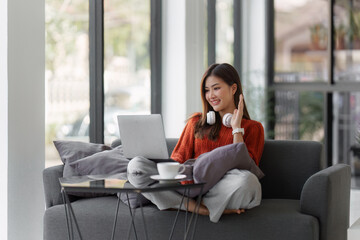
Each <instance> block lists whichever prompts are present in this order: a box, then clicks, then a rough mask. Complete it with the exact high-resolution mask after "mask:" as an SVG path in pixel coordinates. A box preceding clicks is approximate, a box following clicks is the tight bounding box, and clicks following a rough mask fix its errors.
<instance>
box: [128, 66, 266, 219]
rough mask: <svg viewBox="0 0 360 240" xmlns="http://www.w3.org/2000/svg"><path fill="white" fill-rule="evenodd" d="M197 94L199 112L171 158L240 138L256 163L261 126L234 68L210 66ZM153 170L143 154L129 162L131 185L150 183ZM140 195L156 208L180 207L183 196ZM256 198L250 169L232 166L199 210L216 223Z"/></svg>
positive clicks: (261, 141) (180, 158) (192, 206)
mask: <svg viewBox="0 0 360 240" xmlns="http://www.w3.org/2000/svg"><path fill="white" fill-rule="evenodd" d="M201 97H202V104H203V113H202V114H201V113H198V114H194V115H193V116H192V117H191V118H190V119H189V121H188V122H187V124H186V126H185V128H184V130H183V132H182V134H181V137H180V139H179V141H178V143H177V145H176V147H175V149H174V151H173V153H172V155H171V158H172V159H174V160H176V161H178V162H180V163H184V162H185V161H186V160H188V159H194V158H195V159H196V158H197V157H198V156H199V155H201V154H202V153H206V152H209V151H211V150H213V149H215V148H217V147H221V146H224V145H228V144H232V143H240V142H244V143H245V145H246V147H247V149H248V152H249V156H250V157H251V158H252V159H253V160H254V161H255V163H256V164H257V165H259V161H260V158H261V155H262V151H263V146H264V130H263V127H262V125H261V124H260V123H259V122H256V121H253V120H250V116H249V113H248V111H247V108H246V104H245V101H244V97H243V93H242V87H241V83H240V78H239V75H238V74H237V71H236V70H235V68H234V67H232V66H231V65H229V64H226V63H224V64H213V65H211V66H210V67H209V68H208V69H207V71H206V72H205V74H204V76H203V78H202V81H201ZM209 111H214V112H215V123H214V124H213V125H210V124H209V123H208V119H207V113H208V112H209ZM227 113H232V114H233V116H232V118H231V127H226V126H224V125H223V124H222V118H223V117H224V115H225V114H227ZM242 128H243V129H244V132H245V133H244V135H243V133H242V132H243V131H242V130H241V129H242ZM152 174H157V170H156V166H155V164H154V163H153V162H151V161H149V160H147V159H144V158H134V159H132V160H131V161H130V163H129V166H128V176H129V181H130V182H131V183H133V184H135V185H137V186H144V185H146V184H149V182H148V181H147V180H145V179H146V177H148V176H150V175H152ZM228 181H231V182H232V183H233V184H232V185H231V186H232V187H231V188H229V187H228V185H226V182H228ZM139 183H140V184H139ZM234 186H235V187H234ZM219 195H221V196H228V198H227V201H226V202H225V203H220V202H219V201H218V199H219V198H216V197H218V196H219ZM144 196H145V197H146V198H148V199H149V200H151V201H152V202H153V203H154V204H155V205H157V206H158V208H159V209H160V210H162V209H167V208H174V207H178V204H179V202H180V201H179V199H181V195H180V194H178V193H176V192H167V193H165V192H164V193H156V194H144ZM260 201H261V185H260V183H259V181H258V179H257V177H256V176H255V175H254V174H252V173H250V172H249V171H246V170H238V169H233V170H230V171H229V172H228V173H227V174H226V175H225V176H224V177H223V178H222V179H221V180H220V181H219V182H218V183H217V184H216V185H215V186H214V187H213V188H211V189H210V190H209V191H208V192H207V193H206V194H205V195H204V196H203V202H202V203H201V205H200V208H199V214H202V215H210V220H211V221H213V222H217V221H218V220H219V218H220V216H221V214H222V213H237V214H240V213H242V212H244V209H250V208H253V207H255V206H258V205H259V204H260ZM185 202H187V201H185ZM187 209H188V210H189V211H194V210H195V200H193V199H190V201H189V204H188V206H187Z"/></svg>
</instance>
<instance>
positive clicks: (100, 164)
mask: <svg viewBox="0 0 360 240" xmlns="http://www.w3.org/2000/svg"><path fill="white" fill-rule="evenodd" d="M128 163H129V160H128V159H127V158H125V157H124V154H123V150H122V146H119V147H116V148H114V149H112V150H105V151H102V152H98V153H95V154H93V155H91V156H88V157H85V158H82V159H79V160H77V161H74V162H72V163H70V164H69V165H70V166H71V167H72V168H74V170H75V171H76V172H78V173H79V174H80V175H99V174H117V173H126V170H127V165H128Z"/></svg>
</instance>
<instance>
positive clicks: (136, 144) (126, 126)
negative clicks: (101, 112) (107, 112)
mask: <svg viewBox="0 0 360 240" xmlns="http://www.w3.org/2000/svg"><path fill="white" fill-rule="evenodd" d="M117 118H118V124H119V131H120V139H121V143H122V145H123V151H124V155H125V157H126V158H128V159H132V158H134V157H136V156H142V157H145V158H148V159H150V160H152V161H154V162H169V161H174V160H172V159H169V152H168V149H167V145H166V139H165V132H164V126H163V121H162V118H161V115H160V114H151V115H118V116H117Z"/></svg>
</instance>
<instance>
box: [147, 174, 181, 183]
mask: <svg viewBox="0 0 360 240" xmlns="http://www.w3.org/2000/svg"><path fill="white" fill-rule="evenodd" d="M150 178H151V179H154V180H156V181H159V182H160V183H162V182H164V183H169V182H178V181H180V180H182V179H184V178H186V175H184V174H181V175H177V176H175V177H174V178H162V177H161V176H160V175H152V176H150Z"/></svg>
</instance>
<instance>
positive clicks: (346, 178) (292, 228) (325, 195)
mask: <svg viewBox="0 0 360 240" xmlns="http://www.w3.org/2000/svg"><path fill="white" fill-rule="evenodd" d="M167 141H168V147H169V152H171V151H172V150H173V148H174V146H175V144H176V142H177V139H168V140H167ZM116 144H118V142H117V143H115V145H116ZM321 151H322V146H321V144H320V143H317V142H310V141H277V140H266V141H265V146H264V153H263V156H262V159H261V162H260V168H261V169H262V170H263V172H264V173H265V175H266V176H265V177H264V178H263V179H262V180H261V184H262V190H263V200H262V203H261V205H260V206H259V207H256V208H254V209H251V210H248V211H246V212H245V213H244V214H241V215H223V216H222V217H221V218H220V221H219V222H218V223H212V222H210V221H209V218H208V217H207V216H199V218H198V222H197V230H196V235H195V239H244V240H245V239H247V240H248V239H254V240H256V239H267V240H272V239H274V240H279V239H292V240H294V239H321V240H346V238H347V228H348V225H349V204H350V178H351V173H350V167H349V166H347V165H343V164H339V165H335V166H332V167H329V168H326V169H323V170H321V169H320V163H321ZM62 171H63V166H55V167H50V168H47V169H45V170H44V171H43V180H44V188H45V200H46V211H45V215H44V239H45V240H64V239H67V228H66V220H65V211H64V205H63V202H62V197H61V193H60V185H59V182H58V178H59V177H62ZM72 201H73V202H72V206H73V208H74V211H75V214H76V216H77V219H78V221H79V225H80V229H81V231H82V234H83V238H84V239H89V240H95V239H96V240H99V239H110V237H111V230H112V227H113V219H114V213H115V209H116V203H117V197H116V196H107V197H97V198H73V199H72ZM144 213H145V219H146V220H147V221H146V223H147V229H148V231H149V237H150V239H168V234H169V233H170V230H171V226H172V223H173V219H174V217H175V214H176V211H159V210H157V208H156V207H155V206H154V205H147V206H145V207H144ZM140 215H141V214H140V211H137V214H136V226H137V227H138V229H139V230H140V236H139V239H145V237H144V236H142V235H141V233H142V229H143V226H142V221H141V218H140ZM184 217H185V213H184V212H181V213H180V216H179V221H178V224H177V226H176V228H175V237H173V239H182V238H183V230H184V225H183V219H184ZM129 224H130V216H129V213H128V207H127V206H126V205H125V204H123V203H121V204H120V214H119V218H118V225H117V229H116V239H126V236H127V231H128V229H129ZM75 238H76V239H77V234H75Z"/></svg>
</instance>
